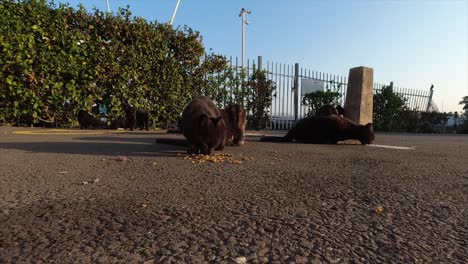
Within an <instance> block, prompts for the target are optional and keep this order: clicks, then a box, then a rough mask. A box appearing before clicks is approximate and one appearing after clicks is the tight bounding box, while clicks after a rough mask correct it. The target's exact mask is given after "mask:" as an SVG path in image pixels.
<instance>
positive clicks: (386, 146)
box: [368, 144, 414, 149]
mask: <svg viewBox="0 0 468 264" xmlns="http://www.w3.org/2000/svg"><path fill="white" fill-rule="evenodd" d="M368 146H369V147H376V148H391V149H414V147H400V146H389V145H377V144H369V145H368Z"/></svg>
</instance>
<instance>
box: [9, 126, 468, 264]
mask: <svg viewBox="0 0 468 264" xmlns="http://www.w3.org/2000/svg"><path fill="white" fill-rule="evenodd" d="M15 131H16V132H18V131H22V132H23V133H24V134H15V133H14V132H15ZM25 131H26V132H25ZM28 131H30V132H28ZM40 132H45V133H46V134H35V133H40ZM31 133H32V134H31ZM47 133H57V134H47ZM59 133H60V134H59ZM88 133H92V134H88ZM257 134H258V133H257ZM162 137H171V138H172V137H173V138H181V136H180V135H167V134H165V133H164V131H150V132H140V131H136V132H119V133H117V132H115V131H111V130H107V131H106V130H103V131H101V130H99V131H97V130H96V131H95V130H87V131H80V130H71V131H70V132H67V131H65V132H64V131H54V130H51V129H38V128H34V129H32V128H11V127H0V263H153V262H156V263H466V262H467V261H468V245H467V243H468V217H467V207H468V136H463V135H411V134H400V135H398V134H377V135H376V141H375V144H380V145H393V146H405V147H414V149H408V150H406V149H405V150H402V149H389V148H380V147H372V146H361V145H354V144H340V145H305V144H295V143H264V142H259V141H258V137H257V136H255V135H250V136H248V137H247V141H246V144H245V145H244V146H241V147H226V148H225V150H224V151H223V153H226V154H229V155H230V157H231V159H233V160H235V161H238V162H237V163H238V164H233V163H228V162H224V163H212V162H205V163H198V162H196V161H194V160H192V159H190V158H187V157H185V156H186V155H185V148H183V147H177V146H170V145H163V144H156V143H155V139H156V138H162Z"/></svg>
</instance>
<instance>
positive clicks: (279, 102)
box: [230, 56, 437, 129]
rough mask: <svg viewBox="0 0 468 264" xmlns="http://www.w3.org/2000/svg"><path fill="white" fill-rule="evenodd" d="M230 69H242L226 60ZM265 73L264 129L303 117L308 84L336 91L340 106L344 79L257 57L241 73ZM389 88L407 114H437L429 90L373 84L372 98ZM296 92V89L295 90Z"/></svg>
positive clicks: (287, 124) (287, 125)
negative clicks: (268, 85) (272, 87)
mask: <svg viewBox="0 0 468 264" xmlns="http://www.w3.org/2000/svg"><path fill="white" fill-rule="evenodd" d="M230 66H231V67H232V68H235V69H236V72H237V71H239V72H240V69H241V68H242V67H241V65H239V62H238V59H237V58H234V59H233V58H232V57H231V58H230ZM258 68H260V69H263V70H266V71H267V73H268V74H267V78H268V79H270V80H272V81H273V82H275V84H276V91H275V92H274V93H273V94H272V104H271V107H270V109H269V116H270V120H269V122H268V123H267V124H266V127H267V128H268V129H289V128H291V126H292V125H293V124H294V122H295V120H296V119H298V118H302V117H304V116H306V115H307V112H308V109H307V107H306V106H304V105H303V104H302V99H303V97H304V94H305V92H306V91H303V87H305V84H306V83H307V82H308V81H309V82H310V81H312V82H316V83H317V84H318V86H320V85H322V86H323V89H324V90H327V89H329V90H331V91H336V92H338V93H340V94H341V97H340V99H339V100H338V101H339V104H341V105H342V106H344V102H345V98H346V91H347V88H348V80H347V78H346V77H343V76H339V75H333V74H326V73H322V72H318V71H311V70H308V69H304V68H301V67H299V64H298V63H296V64H284V63H277V62H270V61H266V63H263V62H262V57H261V56H259V57H258V59H257V61H255V60H250V59H249V60H247V64H246V65H245V66H244V70H245V71H246V73H247V76H250V74H251V73H252V72H253V71H254V70H255V69H258ZM388 85H391V86H392V87H393V91H394V92H395V93H397V94H399V95H401V96H402V97H404V98H405V99H406V105H407V107H408V108H409V109H411V110H416V111H433V110H435V111H437V107H436V106H435V104H434V103H433V102H432V94H433V89H432V87H431V89H430V90H427V91H423V90H415V89H407V88H401V87H396V86H393V83H390V84H387V85H385V84H380V83H374V94H377V93H379V92H380V91H381V90H382V88H383V87H384V86H388ZM296 88H297V89H296Z"/></svg>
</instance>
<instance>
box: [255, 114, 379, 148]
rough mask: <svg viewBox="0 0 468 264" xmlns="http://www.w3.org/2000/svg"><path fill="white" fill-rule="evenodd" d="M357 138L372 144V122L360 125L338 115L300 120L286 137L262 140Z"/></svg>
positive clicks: (318, 141)
mask: <svg viewBox="0 0 468 264" xmlns="http://www.w3.org/2000/svg"><path fill="white" fill-rule="evenodd" d="M347 139H357V140H359V141H360V142H361V144H363V145H365V144H371V143H372V141H374V139H375V134H374V128H373V125H372V123H368V124H367V125H365V126H363V125H359V124H356V123H354V122H353V121H351V120H349V119H346V118H343V117H340V116H338V115H329V116H311V117H306V118H303V119H301V120H299V121H298V123H297V124H296V126H295V127H293V128H292V129H291V130H289V132H288V133H287V134H286V136H284V137H273V136H267V137H262V138H261V139H260V141H269V142H291V141H293V140H295V141H296V142H301V143H310V144H336V143H337V142H338V141H342V140H347Z"/></svg>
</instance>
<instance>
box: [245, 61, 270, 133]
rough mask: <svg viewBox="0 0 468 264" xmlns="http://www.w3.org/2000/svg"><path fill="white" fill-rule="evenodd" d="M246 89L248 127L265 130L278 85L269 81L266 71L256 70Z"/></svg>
mask: <svg viewBox="0 0 468 264" xmlns="http://www.w3.org/2000/svg"><path fill="white" fill-rule="evenodd" d="M246 88H247V89H246V90H245V95H246V99H247V105H246V110H247V113H249V117H248V121H249V124H248V125H249V127H251V128H253V129H257V130H258V129H264V128H265V127H266V124H267V121H268V108H269V107H270V106H271V102H272V99H273V98H272V94H273V92H274V91H275V89H276V84H275V83H274V82H273V81H272V80H268V79H267V72H266V71H264V70H254V72H253V74H252V75H251V76H250V78H249V80H248V82H247V87H246Z"/></svg>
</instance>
